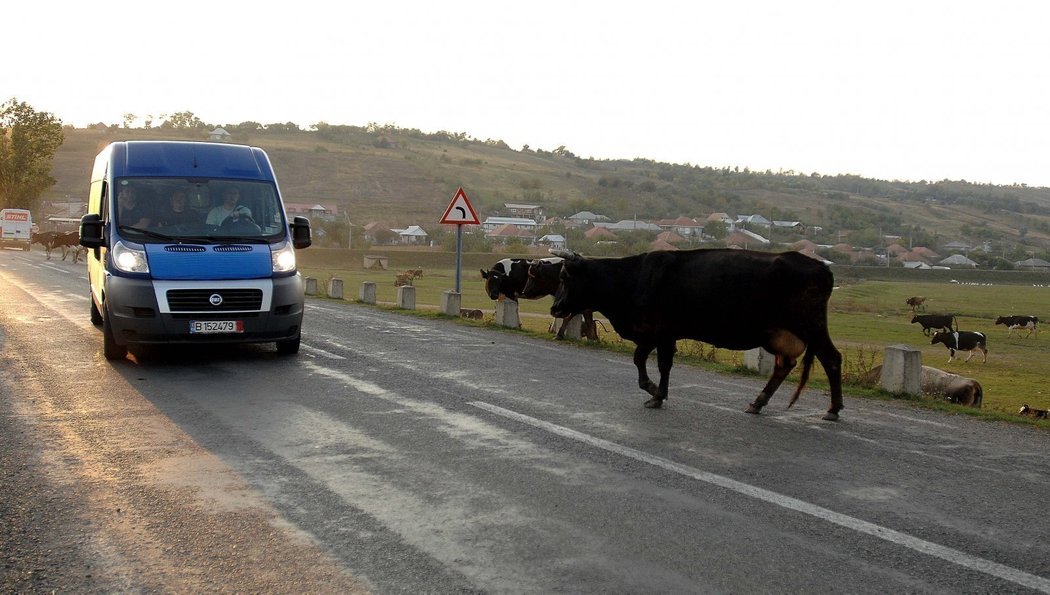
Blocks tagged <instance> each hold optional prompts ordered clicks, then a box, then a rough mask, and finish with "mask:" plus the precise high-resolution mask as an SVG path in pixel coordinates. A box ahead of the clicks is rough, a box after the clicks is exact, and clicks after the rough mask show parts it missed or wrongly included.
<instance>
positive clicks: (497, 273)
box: [481, 258, 529, 302]
mask: <svg viewBox="0 0 1050 595" xmlns="http://www.w3.org/2000/svg"><path fill="white" fill-rule="evenodd" d="M528 277H529V259H527V258H504V259H503V260H501V261H499V262H497V263H496V264H494V265H492V268H490V269H489V270H487V271H486V270H484V269H482V270H481V278H482V279H484V280H485V292H486V293H488V294H489V297H490V298H492V299H494V300H498V299H500V296H503V299H508V300H511V301H514V302H516V301H518V297H519V296H520V295H521V291H522V290H523V289H524V288H525V281H526V280H527V279H528Z"/></svg>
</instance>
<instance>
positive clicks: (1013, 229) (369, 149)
mask: <svg viewBox="0 0 1050 595" xmlns="http://www.w3.org/2000/svg"><path fill="white" fill-rule="evenodd" d="M268 128H273V127H268ZM226 129H227V130H229V131H230V132H231V133H232V135H233V137H232V139H231V140H232V142H238V143H247V144H253V145H257V146H260V147H263V148H264V149H266V151H267V152H268V153H269V155H270V158H271V160H272V161H273V163H274V168H275V169H276V171H277V175H278V179H279V180H280V184H281V189H282V191H283V193H284V195H285V199H286V200H287V201H288V202H293V203H320V204H322V205H326V206H329V205H333V206H337V207H338V208H339V209H340V210H343V209H348V210H349V213H350V217H351V219H352V220H353V221H354V223H355V224H364V223H367V222H369V221H382V222H384V223H386V224H387V225H390V226H408V225H412V224H418V225H421V226H423V227H424V228H428V227H429V228H436V227H438V226H437V223H436V222H437V220H438V219H439V218H440V216H441V213H442V211H443V210H444V208H445V206H446V205H447V204H448V201H449V200H450V198H451V197H452V194H453V193H454V192H455V190H456V188H458V187H460V186H462V187H463V188H464V189H465V190H466V191H467V194H468V196H469V197H470V199H471V202H472V204H473V205H474V207H475V208H476V209H477V210H478V214H479V215H480V216H481V217H482V218H484V217H486V216H490V215H499V214H505V212H501V211H505V208H504V203H507V202H516V203H527V204H536V205H542V206H543V207H544V208H545V211H546V214H547V216H549V217H550V216H562V217H564V216H568V215H571V214H573V213H576V212H578V211H581V210H590V211H593V212H595V213H600V214H603V215H606V216H608V217H610V218H611V219H612V220H613V221H616V220H620V219H632V218H635V217H637V218H638V219H643V220H656V219H667V218H675V217H678V216H682V215H684V216H687V217H695V218H702V217H706V216H707V215H709V214H711V213H713V212H725V213H728V214H730V215H732V216H735V215H749V214H760V215H762V216H764V217H766V218H767V219H776V220H792V221H794V220H797V221H802V222H803V223H805V224H806V225H807V226H809V227H810V229H811V231H810V232H809V234H808V235H807V237H809V238H810V239H812V240H814V241H816V242H818V243H837V242H838V241H839V240H845V241H851V242H853V243H855V244H860V245H869V246H870V245H874V243H876V241H875V240H872V238H873V237H874V238H877V237H878V235H879V234H880V233H881V235H897V236H901V237H902V238H904V240H903V242H904V243H905V244H907V243H908V242H909V240H910V242H911V243H912V244H913V245H916V246H918V245H925V246H930V247H934V248H935V249H936V246H938V245H942V244H944V243H947V242H951V241H956V240H958V241H965V242H969V243H971V244H974V245H981V244H982V243H984V242H988V243H990V244H991V245H992V247H993V249H994V250H995V252H996V253H999V252H1001V253H1002V254H1003V255H1004V256H1007V257H1009V256H1010V255H1024V254H1034V255H1036V256H1041V257H1045V256H1046V254H1047V251H1048V250H1050V188H1029V187H1025V186H993V185H985V184H973V183H968V182H965V181H948V180H943V181H937V182H930V181H919V182H911V181H908V182H905V181H886V180H874V179H867V178H861V177H858V176H852V175H822V174H819V173H805V174H802V173H795V172H769V171H765V172H757V171H749V170H747V169H742V170H737V169H728V168H711V167H705V166H703V165H683V164H669V163H659V162H655V161H652V160H647V159H641V158H639V159H634V160H594V159H586V158H580V157H578V156H576V155H574V154H573V153H572V152H571V150H570V149H566V148H564V147H561V148H558V149H555V150H551V151H547V150H529V149H524V150H521V151H517V150H513V149H511V148H509V147H507V146H506V145H505V144H504V143H503V142H501V141H498V140H478V139H473V138H471V137H470V136H469V135H466V134H462V133H448V132H437V133H424V132H421V131H419V130H414V129H400V128H396V127H392V126H386V127H377V126H369V127H356V126H328V125H321V127H320V128H319V129H318V130H315V131H297V130H280V131H278V130H271V129H267V130H263V129H262V127H259V126H249V127H245V126H243V125H242V126H228V127H226ZM64 133H65V142H64V144H63V145H62V147H61V148H60V149H59V151H58V153H57V154H56V156H55V160H54V169H53V172H52V175H53V176H54V178H55V179H56V180H57V183H56V185H55V186H54V187H53V188H51V189H50V190H49V191H48V192H47V193H46V194H45V195H44V196H43V200H45V201H49V200H76V199H77V197H82V196H84V194H85V193H86V191H87V182H88V176H89V172H90V167H91V164H92V161H93V158H94V155H95V154H96V153H97V152H98V150H99V149H100V148H101V147H102V146H104V145H105V144H106V143H108V142H111V141H113V140H122V139H163V138H168V139H189V140H203V139H204V138H205V137H206V135H207V129H204V128H197V129H193V130H175V129H170V128H169V129H161V128H155V129H151V130H145V129H120V128H112V127H111V128H106V129H73V128H65V129H64ZM816 228H819V229H816ZM789 239H790V238H789Z"/></svg>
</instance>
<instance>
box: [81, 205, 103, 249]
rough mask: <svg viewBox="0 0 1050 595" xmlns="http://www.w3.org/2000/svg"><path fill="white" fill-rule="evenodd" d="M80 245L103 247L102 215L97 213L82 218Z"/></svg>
mask: <svg viewBox="0 0 1050 595" xmlns="http://www.w3.org/2000/svg"><path fill="white" fill-rule="evenodd" d="M80 245H81V246H83V247H85V248H101V247H102V217H101V216H100V215H98V214H97V213H89V214H87V215H84V216H83V217H81V218H80Z"/></svg>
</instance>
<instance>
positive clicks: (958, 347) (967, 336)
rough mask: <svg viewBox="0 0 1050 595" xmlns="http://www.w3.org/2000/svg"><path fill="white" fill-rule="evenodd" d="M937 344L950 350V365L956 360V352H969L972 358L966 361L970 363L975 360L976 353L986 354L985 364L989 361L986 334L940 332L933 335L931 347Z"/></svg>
mask: <svg viewBox="0 0 1050 595" xmlns="http://www.w3.org/2000/svg"><path fill="white" fill-rule="evenodd" d="M937 343H943V344H944V346H945V347H947V348H948V363H951V362H952V360H953V359H955V352H956V351H969V352H970V356H969V357H967V358H966V361H970V359H971V358H973V352H974V351H980V352H981V353H983V354H984V362H987V361H988V338H987V337H986V336H985V335H984V333H978V332H974V331H954V332H950V333H947V332H941V331H938V332H936V333H934V334H933V339H932V340H931V341H930V345H936V344H937ZM984 362H982V363H984Z"/></svg>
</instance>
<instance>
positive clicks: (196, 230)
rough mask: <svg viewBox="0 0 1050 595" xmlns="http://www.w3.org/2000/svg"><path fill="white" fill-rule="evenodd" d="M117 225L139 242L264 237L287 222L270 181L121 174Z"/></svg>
mask: <svg viewBox="0 0 1050 595" xmlns="http://www.w3.org/2000/svg"><path fill="white" fill-rule="evenodd" d="M115 190H116V199H115V201H114V204H115V205H116V213H115V219H116V224H117V226H118V227H119V228H120V230H121V235H124V236H125V237H128V238H129V239H134V240H135V241H138V242H143V243H147V242H164V241H173V240H174V241H178V240H179V239H182V238H187V239H191V238H192V239H194V240H197V241H199V240H200V239H201V238H205V239H215V240H223V239H235V240H240V239H244V240H260V239H262V240H268V241H276V240H279V239H282V238H284V237H285V235H286V233H285V230H286V229H287V223H286V222H285V218H284V211H283V210H282V209H281V204H280V202H279V201H278V199H277V188H276V187H275V186H274V185H273V184H272V183H268V182H255V181H243V180H225V179H214V180H212V179H197V178H193V179H174V178H122V179H118V180H116V184H115Z"/></svg>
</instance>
